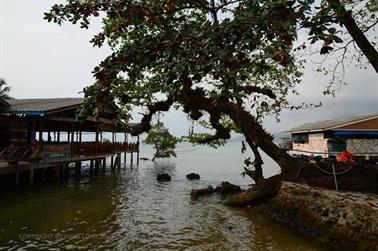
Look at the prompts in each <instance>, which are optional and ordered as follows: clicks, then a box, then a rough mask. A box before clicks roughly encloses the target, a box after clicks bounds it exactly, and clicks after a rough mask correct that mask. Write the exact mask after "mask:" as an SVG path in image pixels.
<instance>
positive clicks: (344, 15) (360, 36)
mask: <svg viewBox="0 0 378 251" xmlns="http://www.w3.org/2000/svg"><path fill="white" fill-rule="evenodd" d="M327 1H328V3H329V4H330V6H331V7H332V9H333V10H334V11H335V13H336V15H337V17H338V18H339V19H340V23H341V24H343V25H345V27H346V29H347V30H348V32H349V34H350V35H351V36H352V38H353V40H354V41H355V42H356V43H357V45H358V47H359V48H360V49H361V51H362V52H363V53H364V54H365V56H366V57H367V59H368V60H369V62H370V64H371V65H372V66H373V67H374V69H375V71H376V72H377V73H378V52H377V50H376V49H375V48H374V46H373V45H372V44H371V43H370V42H369V40H368V39H367V38H366V36H365V34H364V33H363V32H362V31H361V29H360V28H359V27H358V25H357V24H356V22H355V21H354V19H353V17H352V15H351V14H350V13H349V12H348V11H347V10H346V9H345V8H344V6H343V4H342V3H341V2H340V0H327Z"/></svg>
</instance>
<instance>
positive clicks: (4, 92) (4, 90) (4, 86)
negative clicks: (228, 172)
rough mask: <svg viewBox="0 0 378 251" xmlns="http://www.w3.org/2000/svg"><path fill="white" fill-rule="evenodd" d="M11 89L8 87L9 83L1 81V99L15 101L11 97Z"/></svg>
mask: <svg viewBox="0 0 378 251" xmlns="http://www.w3.org/2000/svg"><path fill="white" fill-rule="evenodd" d="M9 92H10V87H9V86H7V83H6V82H5V80H4V79H0V98H3V99H8V100H9V99H13V98H12V97H11V96H9V94H8V93H9Z"/></svg>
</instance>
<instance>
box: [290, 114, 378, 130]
mask: <svg viewBox="0 0 378 251" xmlns="http://www.w3.org/2000/svg"><path fill="white" fill-rule="evenodd" d="M376 117H378V114H369V115H360V116H354V117H350V118H346V119H345V118H344V119H334V120H326V121H321V122H316V123H307V124H304V125H301V126H298V127H295V128H292V129H291V130H290V132H302V131H303V132H308V131H324V130H331V129H335V128H337V127H341V126H343V125H347V124H355V123H358V122H361V121H365V120H369V119H373V118H376Z"/></svg>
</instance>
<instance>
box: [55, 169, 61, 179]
mask: <svg viewBox="0 0 378 251" xmlns="http://www.w3.org/2000/svg"><path fill="white" fill-rule="evenodd" d="M59 176H60V166H56V167H55V179H56V180H59Z"/></svg>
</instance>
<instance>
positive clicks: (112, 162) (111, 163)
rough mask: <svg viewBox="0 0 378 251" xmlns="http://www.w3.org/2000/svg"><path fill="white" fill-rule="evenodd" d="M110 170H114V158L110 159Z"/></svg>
mask: <svg viewBox="0 0 378 251" xmlns="http://www.w3.org/2000/svg"><path fill="white" fill-rule="evenodd" d="M110 168H111V169H112V170H113V169H114V156H113V155H112V157H110Z"/></svg>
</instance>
